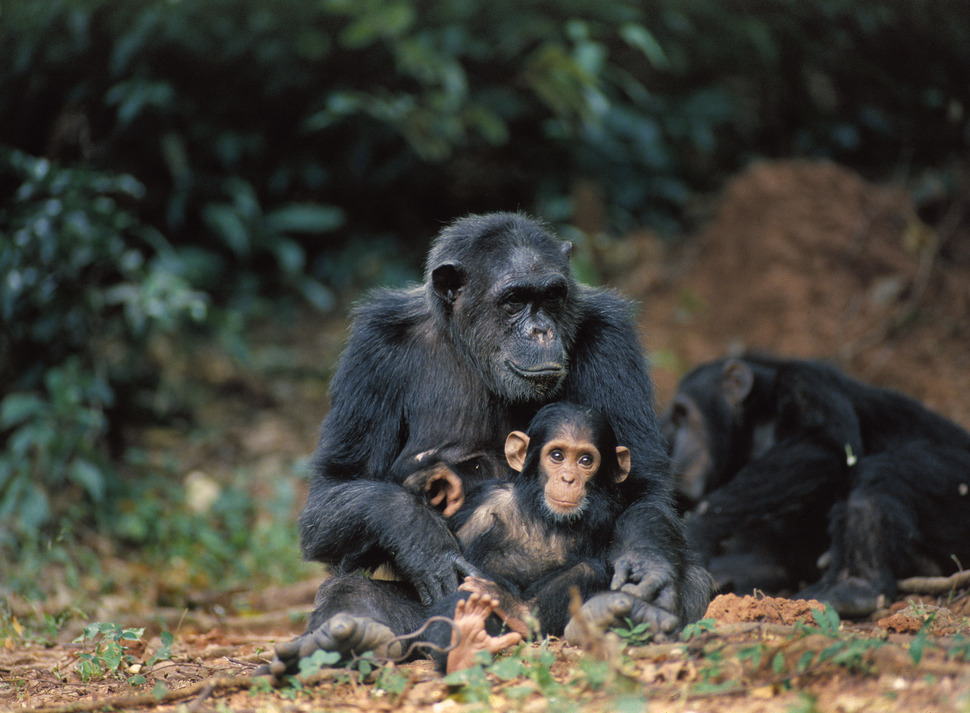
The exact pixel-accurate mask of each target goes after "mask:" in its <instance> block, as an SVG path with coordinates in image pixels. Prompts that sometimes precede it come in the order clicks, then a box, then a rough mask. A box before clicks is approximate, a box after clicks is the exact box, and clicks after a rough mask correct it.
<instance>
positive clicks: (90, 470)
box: [69, 458, 137, 638]
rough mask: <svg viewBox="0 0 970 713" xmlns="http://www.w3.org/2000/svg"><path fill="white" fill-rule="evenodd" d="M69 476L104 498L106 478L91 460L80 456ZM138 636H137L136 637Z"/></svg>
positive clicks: (93, 498) (96, 499) (87, 489)
mask: <svg viewBox="0 0 970 713" xmlns="http://www.w3.org/2000/svg"><path fill="white" fill-rule="evenodd" d="M69 477H70V479H71V480H73V481H74V482H75V483H77V484H78V485H80V486H81V487H82V488H84V491H85V492H86V493H87V494H88V495H90V496H91V499H92V500H94V501H95V502H101V501H102V500H104V492H105V479H104V476H103V475H102V473H101V470H100V469H99V468H98V467H97V466H95V465H94V464H93V463H91V462H90V461H86V460H84V459H81V458H78V459H77V460H75V461H74V463H73V464H72V465H71V468H70V471H69ZM136 638H137V637H136Z"/></svg>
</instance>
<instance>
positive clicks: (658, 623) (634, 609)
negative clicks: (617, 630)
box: [564, 591, 680, 644]
mask: <svg viewBox="0 0 970 713" xmlns="http://www.w3.org/2000/svg"><path fill="white" fill-rule="evenodd" d="M581 616H582V617H583V618H584V619H585V620H586V626H583V625H582V624H580V623H579V622H578V621H576V619H575V618H574V619H570V620H569V623H568V624H567V625H566V630H565V634H564V635H565V639H566V641H567V642H569V643H570V644H580V643H583V641H584V640H585V638H586V632H587V631H589V630H592V631H593V632H597V633H599V634H602V633H604V632H606V631H607V630H608V629H610V628H613V627H618V626H623V627H627V626H630V625H631V624H633V625H634V626H635V625H637V624H643V623H646V624H649V625H650V630H651V631H652V632H653V636H654V638H655V639H661V638H664V635H665V634H670V633H671V632H673V631H675V630H676V629H677V628H678V627H679V626H680V619H679V618H678V617H677V616H676V615H674V614H672V613H671V612H669V611H667V610H666V609H661V608H660V607H657V606H653V605H651V604H648V603H647V602H645V601H643V600H642V599H639V598H637V597H634V596H633V595H631V594H628V593H627V592H621V591H612V592H603V593H601V594H597V595H596V596H595V597H593V598H592V599H590V600H589V601H587V602H586V603H585V604H583V608H582V609H581Z"/></svg>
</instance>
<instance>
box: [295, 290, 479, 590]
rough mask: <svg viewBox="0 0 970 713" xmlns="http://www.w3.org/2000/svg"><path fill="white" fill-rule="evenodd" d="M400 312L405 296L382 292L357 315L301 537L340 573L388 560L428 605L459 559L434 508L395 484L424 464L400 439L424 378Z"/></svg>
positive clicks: (418, 351) (418, 348)
mask: <svg viewBox="0 0 970 713" xmlns="http://www.w3.org/2000/svg"><path fill="white" fill-rule="evenodd" d="M407 317H408V303H407V297H406V296H404V297H400V296H396V295H394V294H391V293H389V294H387V295H384V296H378V298H376V299H374V300H373V301H372V302H371V303H369V304H368V305H366V306H365V307H364V308H362V309H361V310H360V311H359V313H358V315H357V319H356V320H355V322H354V327H353V329H352V331H351V336H350V341H349V343H348V346H347V348H346V349H345V351H344V353H343V355H342V356H341V359H340V362H339V364H338V367H337V372H336V374H335V375H334V378H333V381H332V382H331V388H330V390H331V408H330V412H329V413H328V414H327V417H326V419H325V420H324V423H323V427H322V429H321V435H320V442H319V444H318V446H317V450H316V454H315V458H314V464H313V467H314V474H313V476H312V479H311V482H310V492H309V495H308V499H307V503H306V506H305V507H304V508H303V511H302V513H301V515H300V537H301V545H302V549H303V555H304V557H306V558H307V559H314V560H319V561H321V562H326V563H330V564H334V565H337V566H338V567H341V568H343V569H350V568H360V567H364V568H373V567H376V566H377V565H379V564H381V563H382V562H385V561H388V560H389V559H390V560H393V562H394V564H395V565H396V566H397V568H398V569H399V570H400V572H401V573H402V574H403V575H404V576H405V577H406V578H407V579H408V580H409V581H411V582H412V583H413V584H414V585H415V587H416V588H417V589H418V591H419V592H420V594H421V598H422V600H424V601H429V600H430V599H433V598H435V597H437V596H440V595H442V594H446V593H450V592H453V591H455V589H456V588H457V586H458V582H459V576H458V573H457V572H456V570H455V565H456V561H457V562H460V561H459V560H458V546H457V543H456V542H455V540H454V538H453V537H452V536H451V534H450V533H449V531H448V528H447V526H446V525H445V522H444V520H443V519H442V518H441V516H440V514H438V513H437V512H435V511H434V510H433V509H432V508H431V507H429V506H428V505H427V504H426V503H425V502H424V499H423V498H422V497H419V496H417V495H415V494H413V493H411V492H408V491H407V490H406V489H405V488H404V487H402V485H401V483H402V482H403V481H404V480H405V479H406V478H407V476H408V475H410V474H411V473H412V472H414V471H417V470H419V469H421V468H422V467H425V466H426V464H425V463H423V462H422V461H421V459H420V458H419V457H417V454H418V453H419V451H422V450H427V449H428V448H429V447H430V446H429V445H425V444H419V443H414V442H412V441H413V436H411V440H409V438H408V431H409V423H408V420H407V419H408V415H407V414H408V407H407V404H408V401H409V400H413V399H414V394H415V393H418V392H421V391H422V390H423V391H427V390H428V384H427V383H424V382H426V380H422V375H421V373H420V371H419V370H417V369H415V368H414V365H415V364H421V363H422V359H426V358H427V356H426V354H424V352H423V351H422V349H423V345H422V344H421V343H420V342H419V341H417V340H416V339H414V338H413V337H409V336H408V335H409V331H408V321H407ZM402 325H403V326H402ZM388 335H393V336H394V337H395V342H394V343H393V344H392V343H391V342H390V339H391V337H390V336H388ZM402 335H403V336H402ZM416 382H421V383H420V384H417V383H416ZM432 397H433V394H432ZM430 407H431V406H430V405H429V408H430ZM435 435H436V434H431V435H430V436H429V437H428V439H429V440H430V441H431V445H435V446H436V445H439V444H438V443H435V442H434V438H435Z"/></svg>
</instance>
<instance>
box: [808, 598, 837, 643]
mask: <svg viewBox="0 0 970 713" xmlns="http://www.w3.org/2000/svg"><path fill="white" fill-rule="evenodd" d="M812 618H813V619H815V623H816V624H818V628H819V629H820V630H821V631H822V633H823V634H825V635H826V636H830V637H837V636H838V635H839V623H840V620H839V613H838V612H837V611H835V609H833V608H832V605H831V604H826V605H825V610H824V611H819V610H818V609H812Z"/></svg>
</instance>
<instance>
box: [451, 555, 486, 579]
mask: <svg viewBox="0 0 970 713" xmlns="http://www.w3.org/2000/svg"><path fill="white" fill-rule="evenodd" d="M455 569H457V570H458V573H459V574H460V575H461V576H462V578H464V577H474V578H475V579H488V577H486V576H485V574H484V573H483V572H482V571H481V570H480V569H478V568H477V567H476V566H475V565H473V564H472V563H471V562H469V561H468V560H466V559H465V558H464V557H462V556H461V555H455Z"/></svg>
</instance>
